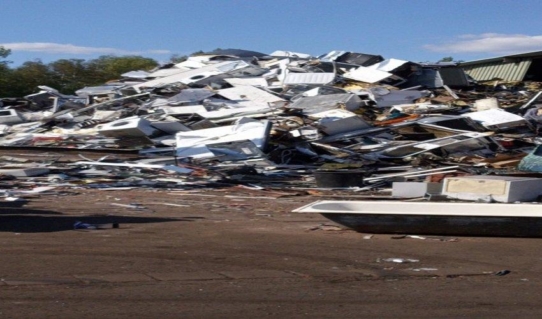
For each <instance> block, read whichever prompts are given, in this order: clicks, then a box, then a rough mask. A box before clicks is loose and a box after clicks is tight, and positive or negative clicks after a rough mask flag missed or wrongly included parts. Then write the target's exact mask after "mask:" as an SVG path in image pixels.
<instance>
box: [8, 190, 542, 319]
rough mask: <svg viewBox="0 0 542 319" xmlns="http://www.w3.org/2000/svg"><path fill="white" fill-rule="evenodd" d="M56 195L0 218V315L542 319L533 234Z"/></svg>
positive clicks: (249, 196) (273, 202)
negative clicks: (446, 230)
mask: <svg viewBox="0 0 542 319" xmlns="http://www.w3.org/2000/svg"><path fill="white" fill-rule="evenodd" d="M67 190H68V191H69V192H70V194H61V195H43V196H37V197H35V198H32V199H30V201H29V202H28V204H27V205H26V206H24V207H23V208H4V209H2V210H1V213H0V220H1V222H0V244H1V245H0V256H1V257H0V258H1V259H0V260H1V262H0V278H1V281H0V318H258V317H269V318H298V317H310V318H459V317H472V318H489V317H499V318H510V317H516V318H539V317H541V316H542V305H541V303H540V301H541V300H542V297H541V296H540V291H541V288H542V279H541V278H540V274H541V273H542V255H541V254H540V251H539V249H540V248H541V247H542V239H521V238H470V237H457V238H443V237H429V238H425V239H419V238H410V237H403V238H401V237H400V236H392V235H378V234H375V235H372V236H371V235H369V234H361V233H356V232H354V231H350V230H344V229H341V228H340V227H336V226H333V225H334V224H333V223H331V222H329V221H328V220H326V219H324V218H323V217H321V216H320V215H308V214H305V215H303V214H295V213H291V210H292V209H294V208H297V207H299V206H301V205H303V204H306V203H310V202H312V201H314V200H317V199H324V198H320V197H319V198H316V197H315V196H306V195H303V196H282V195H280V194H278V195H277V193H273V192H266V191H244V190H241V189H235V188H229V189H222V190H209V191H201V192H197V193H190V192H182V191H172V190H152V189H148V190H145V189H137V190H134V189H132V190H117V191H105V190H85V189H73V188H70V189H67ZM136 204H137V205H136ZM77 221H82V222H87V223H98V224H103V223H118V224H119V228H118V229H114V228H108V229H100V230H74V229H73V225H74V223H76V222H77ZM388 258H406V259H414V260H418V261H417V262H410V263H395V262H390V261H385V259H388ZM503 270H508V271H510V273H506V272H501V274H504V276H499V275H497V274H498V272H499V271H503Z"/></svg>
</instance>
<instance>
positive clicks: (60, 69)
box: [48, 59, 96, 94]
mask: <svg viewBox="0 0 542 319" xmlns="http://www.w3.org/2000/svg"><path fill="white" fill-rule="evenodd" d="M48 68H49V70H50V71H51V72H52V74H53V77H54V80H55V82H56V83H58V84H57V85H58V87H56V89H58V90H59V91H60V92H62V93H67V94H71V93H73V92H75V91H76V90H78V89H80V88H82V87H85V86H87V85H89V84H92V83H95V82H96V79H94V78H93V77H92V75H91V74H90V72H89V70H88V68H87V65H86V63H85V60H83V59H70V60H67V59H60V60H57V61H54V62H51V63H49V64H48Z"/></svg>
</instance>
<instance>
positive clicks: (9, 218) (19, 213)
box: [0, 208, 195, 233]
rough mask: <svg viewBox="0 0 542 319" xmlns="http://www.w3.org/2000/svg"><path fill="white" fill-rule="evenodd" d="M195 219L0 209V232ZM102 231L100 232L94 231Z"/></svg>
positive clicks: (42, 231) (55, 230) (23, 231)
mask: <svg viewBox="0 0 542 319" xmlns="http://www.w3.org/2000/svg"><path fill="white" fill-rule="evenodd" d="M193 220H195V218H160V217H132V216H115V215H108V216H103V215H91V216H67V215H63V214H62V213H59V212H55V211H48V210H37V209H21V208H2V209H1V210H0V232H15V233H47V232H58V231H66V230H73V229H74V224H75V223H76V222H83V223H88V224H113V223H116V224H119V228H121V229H122V228H123V227H127V226H128V225H129V224H143V223H164V222H190V221H193ZM95 231H102V230H95Z"/></svg>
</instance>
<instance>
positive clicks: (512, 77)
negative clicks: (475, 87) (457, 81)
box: [462, 58, 532, 81]
mask: <svg viewBox="0 0 542 319" xmlns="http://www.w3.org/2000/svg"><path fill="white" fill-rule="evenodd" d="M531 61H532V60H531V58H523V59H521V61H519V62H517V63H515V62H509V63H504V62H502V61H496V62H489V63H481V64H476V65H467V66H462V68H463V70H465V73H467V74H468V75H470V76H471V77H472V78H473V79H475V80H477V81H488V80H492V79H494V78H500V79H503V80H506V81H523V78H524V77H525V74H527V70H528V69H529V67H530V66H531Z"/></svg>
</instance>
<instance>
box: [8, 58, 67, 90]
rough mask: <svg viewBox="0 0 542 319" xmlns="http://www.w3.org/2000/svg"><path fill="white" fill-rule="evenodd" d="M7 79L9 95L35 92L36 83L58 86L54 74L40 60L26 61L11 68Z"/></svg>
mask: <svg viewBox="0 0 542 319" xmlns="http://www.w3.org/2000/svg"><path fill="white" fill-rule="evenodd" d="M10 73H11V74H10V76H9V78H8V81H9V91H10V96H13V97H21V96H25V95H28V94H31V93H34V92H36V90H37V89H36V88H37V86H38V85H47V86H50V87H53V88H56V87H58V85H59V83H58V82H57V81H56V77H55V74H54V73H53V72H52V71H51V70H50V69H49V67H48V66H47V65H46V64H44V63H43V62H41V60H36V61H27V62H25V63H23V64H22V65H21V66H19V67H17V68H15V69H13V70H11V72H10Z"/></svg>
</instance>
